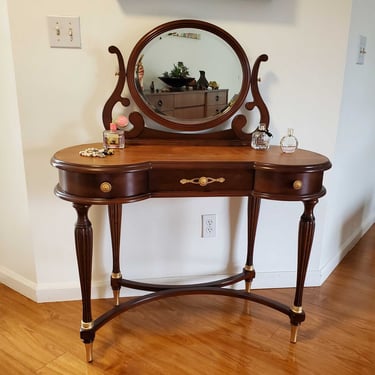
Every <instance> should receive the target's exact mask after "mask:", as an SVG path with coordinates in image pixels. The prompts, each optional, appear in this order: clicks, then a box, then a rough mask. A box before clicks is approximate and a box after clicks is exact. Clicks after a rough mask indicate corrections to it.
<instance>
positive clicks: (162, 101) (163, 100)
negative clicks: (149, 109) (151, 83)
mask: <svg viewBox="0 0 375 375" xmlns="http://www.w3.org/2000/svg"><path fill="white" fill-rule="evenodd" d="M146 98H147V101H148V102H149V103H150V104H151V105H152V106H153V107H155V108H156V109H157V110H158V111H161V112H166V111H171V110H173V108H174V96H173V95H170V94H154V95H146Z"/></svg>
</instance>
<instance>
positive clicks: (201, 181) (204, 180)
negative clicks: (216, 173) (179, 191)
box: [180, 176, 225, 186]
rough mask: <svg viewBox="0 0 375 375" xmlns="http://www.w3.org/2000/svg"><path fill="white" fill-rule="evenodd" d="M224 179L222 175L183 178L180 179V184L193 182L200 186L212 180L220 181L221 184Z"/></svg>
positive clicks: (210, 182)
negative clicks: (216, 176) (217, 176)
mask: <svg viewBox="0 0 375 375" xmlns="http://www.w3.org/2000/svg"><path fill="white" fill-rule="evenodd" d="M224 181H225V178H224V177H219V178H212V177H204V176H202V177H196V178H193V179H191V180H188V179H186V178H183V179H182V180H180V184H182V185H185V184H195V185H200V186H206V185H208V184H212V183H213V182H220V183H221V184H222V183H223V182H224Z"/></svg>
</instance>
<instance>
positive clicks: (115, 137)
mask: <svg viewBox="0 0 375 375" xmlns="http://www.w3.org/2000/svg"><path fill="white" fill-rule="evenodd" d="M103 146H104V147H105V148H124V147H125V134H124V131H123V130H119V129H117V125H116V124H115V123H114V122H111V124H110V125H109V130H104V132H103Z"/></svg>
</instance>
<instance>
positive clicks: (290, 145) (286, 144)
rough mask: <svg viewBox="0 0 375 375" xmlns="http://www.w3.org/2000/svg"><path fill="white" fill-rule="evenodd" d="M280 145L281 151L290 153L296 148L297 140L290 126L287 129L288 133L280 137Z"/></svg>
mask: <svg viewBox="0 0 375 375" xmlns="http://www.w3.org/2000/svg"><path fill="white" fill-rule="evenodd" d="M280 147H281V150H282V152H285V153H286V154H290V153H292V152H294V151H296V150H297V148H298V140H297V138H296V137H295V136H294V130H293V129H292V128H289V129H288V134H287V135H285V136H284V137H282V138H281V140H280Z"/></svg>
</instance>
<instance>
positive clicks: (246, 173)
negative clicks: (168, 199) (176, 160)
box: [150, 165, 253, 196]
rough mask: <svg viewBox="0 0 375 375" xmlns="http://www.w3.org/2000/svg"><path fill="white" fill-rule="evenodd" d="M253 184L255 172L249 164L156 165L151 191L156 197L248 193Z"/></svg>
mask: <svg viewBox="0 0 375 375" xmlns="http://www.w3.org/2000/svg"><path fill="white" fill-rule="evenodd" d="M252 186H253V171H252V170H250V168H249V166H248V165H244V166H243V167H242V168H238V167H237V168H236V169H235V170H234V168H233V167H231V166H228V165H226V166H221V167H219V166H218V167H216V168H215V167H207V168H204V167H202V165H200V166H197V167H194V166H189V167H186V168H181V166H180V167H176V168H170V167H169V166H165V167H164V166H160V167H153V169H152V170H151V171H150V191H151V193H152V195H153V196H164V195H165V196H167V195H168V196H205V195H206V196H209V195H212V196H215V195H218V196H219V195H220V196H245V195H249V194H250V192H251V190H252Z"/></svg>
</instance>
